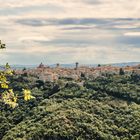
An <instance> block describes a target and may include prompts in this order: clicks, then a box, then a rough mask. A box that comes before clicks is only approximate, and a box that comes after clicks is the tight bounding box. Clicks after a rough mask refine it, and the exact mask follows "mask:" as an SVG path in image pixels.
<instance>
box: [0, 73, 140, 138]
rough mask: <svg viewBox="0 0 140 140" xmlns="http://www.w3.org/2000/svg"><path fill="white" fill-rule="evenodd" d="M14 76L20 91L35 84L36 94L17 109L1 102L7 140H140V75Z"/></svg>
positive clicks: (0, 134)
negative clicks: (78, 78) (48, 79)
mask: <svg viewBox="0 0 140 140" xmlns="http://www.w3.org/2000/svg"><path fill="white" fill-rule="evenodd" d="M9 80H10V85H9V86H10V87H12V89H13V90H14V92H15V93H18V95H20V94H21V96H22V89H23V88H29V89H30V90H31V91H32V95H33V96H34V97H36V98H35V99H32V100H29V101H24V100H23V99H22V98H21V99H19V100H18V106H17V107H16V108H14V109H12V108H10V107H9V106H8V105H5V104H4V103H3V102H2V101H0V139H1V140H139V139H140V76H139V75H136V74H134V73H133V74H132V75H104V76H100V77H97V78H95V79H86V78H85V77H84V76H82V77H81V80H82V81H83V85H81V84H79V83H78V82H76V81H74V80H72V79H67V78H60V79H59V80H58V81H57V82H43V81H41V80H38V78H37V77H33V76H28V75H26V74H24V75H16V76H15V75H14V76H10V77H9Z"/></svg>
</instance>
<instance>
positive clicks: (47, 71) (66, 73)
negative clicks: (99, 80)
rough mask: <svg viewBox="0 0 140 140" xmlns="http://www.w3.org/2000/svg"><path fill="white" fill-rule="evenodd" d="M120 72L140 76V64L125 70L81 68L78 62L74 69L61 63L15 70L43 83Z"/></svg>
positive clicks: (117, 68)
mask: <svg viewBox="0 0 140 140" xmlns="http://www.w3.org/2000/svg"><path fill="white" fill-rule="evenodd" d="M120 70H122V71H123V72H124V74H132V73H136V74H140V64H139V65H135V66H125V67H123V68H121V67H117V66H111V65H105V66H104V65H103V66H101V65H98V66H96V67H87V66H80V65H79V63H78V62H76V63H75V67H73V68H64V67H61V65H60V64H59V63H57V64H56V67H54V68H51V67H49V66H47V65H44V64H43V63H41V64H40V65H39V66H38V67H36V68H30V69H26V68H24V69H22V70H15V73H16V74H27V75H32V76H36V77H38V78H39V79H40V80H42V81H57V80H58V79H59V78H71V79H73V80H79V79H80V78H81V77H85V78H87V79H88V78H96V77H98V76H103V75H105V74H119V73H120Z"/></svg>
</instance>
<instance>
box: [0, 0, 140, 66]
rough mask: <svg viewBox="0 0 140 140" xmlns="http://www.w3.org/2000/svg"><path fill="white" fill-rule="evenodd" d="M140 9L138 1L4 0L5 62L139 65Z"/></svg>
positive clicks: (0, 30)
mask: <svg viewBox="0 0 140 140" xmlns="http://www.w3.org/2000/svg"><path fill="white" fill-rule="evenodd" d="M130 9H131V10H130ZM139 11H140V1H138V0H133V1H129V0H123V1H122V0H117V1H113V0H76V1H75V0H59V1H58V0H43V1H42V0H34V1H29V0H24V1H21V0H13V1H11V0H5V1H4V2H3V1H2V0H0V22H1V24H0V36H1V38H0V39H2V40H3V42H4V43H6V44H7V49H6V50H4V51H1V57H2V58H3V59H2V60H1V63H3V62H7V61H10V62H11V63H30V64H31V63H39V62H41V61H44V62H46V63H56V62H58V61H60V62H62V63H73V62H75V61H79V62H80V63H108V62H109V63H110V62H121V61H125V62H126V61H138V60H139V55H140V48H139V46H140V41H139V36H140V33H139V32H140V15H139ZM46 59H47V60H46Z"/></svg>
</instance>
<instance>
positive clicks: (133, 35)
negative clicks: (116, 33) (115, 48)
mask: <svg viewBox="0 0 140 140" xmlns="http://www.w3.org/2000/svg"><path fill="white" fill-rule="evenodd" d="M124 36H130V37H137V36H138V37H140V32H127V33H124Z"/></svg>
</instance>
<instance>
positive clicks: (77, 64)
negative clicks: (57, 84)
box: [75, 62, 79, 70]
mask: <svg viewBox="0 0 140 140" xmlns="http://www.w3.org/2000/svg"><path fill="white" fill-rule="evenodd" d="M75 65H76V67H75V69H76V70H77V69H78V66H79V63H78V62H76V63H75Z"/></svg>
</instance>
